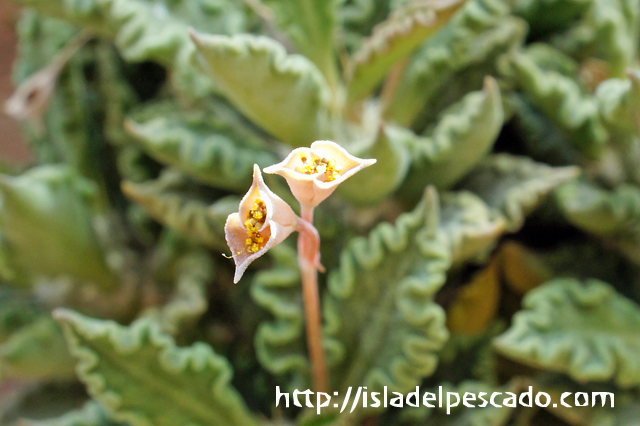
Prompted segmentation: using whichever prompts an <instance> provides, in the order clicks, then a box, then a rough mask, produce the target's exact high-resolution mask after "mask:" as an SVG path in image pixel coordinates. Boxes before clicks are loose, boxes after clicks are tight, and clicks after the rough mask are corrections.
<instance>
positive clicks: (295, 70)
mask: <svg viewBox="0 0 640 426" xmlns="http://www.w3.org/2000/svg"><path fill="white" fill-rule="evenodd" d="M192 37H193V39H194V41H195V42H196V44H197V47H198V51H199V55H198V59H199V63H200V65H201V66H202V68H203V69H204V70H205V71H206V72H207V73H208V75H209V76H210V77H211V78H212V79H213V81H214V82H215V84H216V87H217V88H218V89H219V90H220V91H221V93H222V94H224V96H225V97H226V98H227V99H228V100H229V101H230V102H231V103H232V104H233V105H234V106H236V107H237V108H238V109H239V110H240V111H241V112H242V113H243V114H245V115H246V116H247V117H248V118H250V119H251V120H252V121H253V122H254V123H256V124H258V125H260V126H261V127H262V128H263V129H265V130H267V131H268V132H270V133H271V134H272V135H273V136H275V137H277V138H279V139H281V140H282V141H284V142H287V143H289V144H291V145H294V146H308V144H309V143H310V142H311V141H314V140H317V139H322V137H321V135H324V134H325V133H326V132H327V126H328V105H329V102H330V95H329V90H328V87H327V83H326V82H325V80H324V77H323V76H322V74H321V73H320V71H319V70H318V68H317V67H316V66H315V65H314V64H313V63H312V62H310V61H309V60H308V59H306V58H305V57H303V56H300V55H287V53H286V51H285V49H284V47H283V46H282V45H281V44H280V43H278V42H276V41H275V40H272V39H270V38H268V37H263V36H253V35H249V34H242V35H237V36H233V37H226V36H219V35H210V34H199V33H195V32H194V33H192Z"/></svg>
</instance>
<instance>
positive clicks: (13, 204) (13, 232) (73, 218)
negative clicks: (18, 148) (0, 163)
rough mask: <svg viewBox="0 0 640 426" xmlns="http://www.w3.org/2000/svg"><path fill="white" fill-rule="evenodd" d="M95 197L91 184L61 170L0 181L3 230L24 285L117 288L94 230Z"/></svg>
mask: <svg viewBox="0 0 640 426" xmlns="http://www.w3.org/2000/svg"><path fill="white" fill-rule="evenodd" d="M95 194H96V188H95V186H94V185H93V184H92V183H91V182H90V181H88V180H86V179H84V178H82V177H81V176H79V175H78V174H77V173H75V172H73V171H71V170H69V169H67V168H64V167H61V166H55V165H47V166H40V167H37V168H34V169H31V170H29V171H28V172H27V173H25V174H23V175H21V176H17V177H13V176H6V175H1V176H0V229H2V237H3V240H4V243H5V245H6V246H7V251H8V256H9V262H10V266H11V267H12V268H13V269H14V270H15V271H16V272H19V275H20V276H19V277H16V278H17V279H18V280H19V281H22V282H28V281H30V280H32V279H34V278H37V277H39V276H44V277H48V278H57V277H66V278H71V279H72V280H74V281H79V282H82V283H93V284H96V285H99V286H100V287H101V288H103V289H113V288H115V287H117V286H118V279H117V277H116V275H115V273H114V272H113V271H112V270H111V269H110V267H109V266H107V263H106V260H105V250H104V248H103V247H102V246H101V243H100V241H99V238H98V235H97V233H96V229H95V228H94V222H95V221H96V220H98V216H97V215H96V213H98V208H97V206H96V200H95Z"/></svg>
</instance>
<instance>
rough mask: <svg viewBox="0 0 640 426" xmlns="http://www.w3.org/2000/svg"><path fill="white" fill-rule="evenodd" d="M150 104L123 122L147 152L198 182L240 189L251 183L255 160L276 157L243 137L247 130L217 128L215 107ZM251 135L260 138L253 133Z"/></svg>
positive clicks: (255, 139) (263, 163)
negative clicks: (209, 108) (199, 107)
mask: <svg viewBox="0 0 640 426" xmlns="http://www.w3.org/2000/svg"><path fill="white" fill-rule="evenodd" d="M148 108H149V110H142V111H140V112H138V113H137V114H134V116H133V118H132V120H129V121H127V122H126V123H127V129H128V130H129V132H130V133H131V134H132V135H133V136H134V137H135V138H136V139H137V140H138V141H139V142H140V143H141V144H142V146H143V147H144V150H145V152H147V153H148V154H149V155H150V156H151V157H153V158H155V159H156V160H158V161H160V162H162V163H165V164H169V165H172V166H174V167H175V168H177V169H178V170H180V171H181V172H183V173H185V174H187V175H189V176H191V177H193V178H195V179H197V180H199V181H201V182H204V183H206V184H210V185H213V186H216V187H220V188H224V189H230V190H244V189H245V188H247V187H248V186H250V185H251V179H252V175H253V165H254V164H258V165H260V166H262V167H266V166H268V165H271V164H274V163H275V162H276V157H275V155H273V154H272V153H271V152H270V151H267V150H266V149H259V148H258V147H256V146H252V144H251V143H247V141H246V139H241V137H242V136H244V137H246V138H247V139H248V136H249V135H240V134H238V135H236V134H233V133H237V132H233V131H230V130H231V129H220V126H218V125H217V123H216V121H215V119H212V116H213V115H215V114H216V112H217V111H215V110H214V111H206V112H204V111H201V110H199V111H184V110H180V109H179V108H176V107H175V106H174V105H154V106H152V107H148ZM222 118H223V117H220V118H219V119H222ZM246 133H249V132H246ZM249 141H250V142H253V144H256V145H257V144H258V143H259V142H258V141H259V139H258V137H257V136H255V135H254V137H253V140H251V139H249Z"/></svg>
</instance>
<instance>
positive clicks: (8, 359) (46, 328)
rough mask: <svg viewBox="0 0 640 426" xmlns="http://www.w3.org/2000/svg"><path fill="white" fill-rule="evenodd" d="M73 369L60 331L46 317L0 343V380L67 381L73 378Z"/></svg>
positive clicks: (55, 324)
mask: <svg viewBox="0 0 640 426" xmlns="http://www.w3.org/2000/svg"><path fill="white" fill-rule="evenodd" d="M45 354H46V356H45ZM74 367H75V361H74V359H73V358H72V357H71V355H70V354H69V351H68V349H67V345H66V343H65V340H64V337H63V335H62V330H61V328H60V326H59V325H58V324H57V323H56V322H55V321H54V320H53V319H52V318H51V317H50V316H48V315H47V316H42V317H41V318H39V319H38V320H36V321H34V322H33V323H31V324H29V325H26V326H24V327H22V328H20V329H19V330H17V331H16V332H14V333H13V334H11V336H9V338H8V339H7V340H6V341H4V342H3V343H1V344H0V381H6V380H10V379H19V380H43V381H46V380H69V379H72V378H74V377H75V372H74Z"/></svg>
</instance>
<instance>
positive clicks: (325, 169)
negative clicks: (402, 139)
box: [264, 141, 376, 208]
mask: <svg viewBox="0 0 640 426" xmlns="http://www.w3.org/2000/svg"><path fill="white" fill-rule="evenodd" d="M375 162H376V160H375V159H372V160H365V159H362V158H357V157H354V156H353V155H351V154H349V153H348V152H347V151H346V150H345V149H344V148H342V147H341V146H340V145H338V144H337V143H335V142H331V141H316V142H314V143H312V144H311V147H309V148H296V149H294V150H293V151H291V153H290V154H289V155H288V156H287V158H285V159H284V160H283V161H282V162H280V163H278V164H274V165H273V166H269V167H266V168H265V169H264V171H265V173H272V174H279V175H281V176H284V178H285V179H286V180H287V183H288V184H289V187H290V188H291V192H292V193H293V195H294V196H295V197H296V199H297V200H298V201H299V202H300V204H301V205H302V206H304V207H306V208H313V207H316V206H317V205H318V204H320V203H321V202H322V201H324V199H325V198H327V197H328V196H329V195H331V193H332V192H333V191H334V190H335V189H336V187H337V186H338V185H340V184H341V183H342V182H344V181H345V180H347V179H348V178H350V177H351V176H353V175H354V174H356V173H357V172H359V171H360V170H362V169H364V168H365V167H369V166H370V165H372V164H374V163H375Z"/></svg>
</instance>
